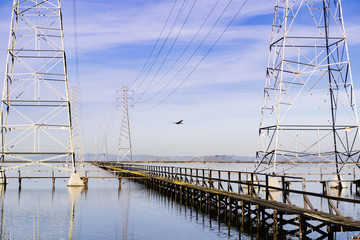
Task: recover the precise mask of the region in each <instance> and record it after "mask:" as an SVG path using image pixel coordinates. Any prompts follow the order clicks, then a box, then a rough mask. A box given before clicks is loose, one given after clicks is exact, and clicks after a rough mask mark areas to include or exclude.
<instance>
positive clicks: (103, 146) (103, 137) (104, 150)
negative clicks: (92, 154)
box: [96, 121, 109, 161]
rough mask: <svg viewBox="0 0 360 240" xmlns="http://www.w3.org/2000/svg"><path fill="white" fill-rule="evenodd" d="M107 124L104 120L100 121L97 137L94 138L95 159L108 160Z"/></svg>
mask: <svg viewBox="0 0 360 240" xmlns="http://www.w3.org/2000/svg"><path fill="white" fill-rule="evenodd" d="M107 129H108V127H107V124H106V122H105V121H102V122H101V123H100V128H99V130H100V132H99V137H98V138H97V139H96V140H97V141H98V142H97V144H96V145H97V146H96V147H97V159H98V161H108V160H109V159H108V146H107Z"/></svg>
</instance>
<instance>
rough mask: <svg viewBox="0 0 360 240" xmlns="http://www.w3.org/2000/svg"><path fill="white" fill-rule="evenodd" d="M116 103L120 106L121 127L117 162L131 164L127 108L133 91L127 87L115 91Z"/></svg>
mask: <svg viewBox="0 0 360 240" xmlns="http://www.w3.org/2000/svg"><path fill="white" fill-rule="evenodd" d="M117 95H118V97H117V101H118V103H119V104H121V113H122V115H121V125H120V135H119V147H118V161H130V162H132V160H133V159H132V147H131V134H130V118H129V106H132V101H133V98H132V95H133V91H132V90H130V89H129V88H128V87H123V88H122V89H121V90H118V91H117Z"/></svg>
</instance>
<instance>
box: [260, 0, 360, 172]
mask: <svg viewBox="0 0 360 240" xmlns="http://www.w3.org/2000/svg"><path fill="white" fill-rule="evenodd" d="M358 131H359V123H358V113H357V108H356V103H355V96H354V87H353V80H352V75H351V67H350V60H349V54H348V46H347V39H346V34H345V27H344V22H343V15H342V6H341V0H312V1H306V0H276V4H275V13H274V21H273V26H272V37H271V43H270V54H269V61H268V67H267V72H266V82H265V88H264V98H263V106H262V109H261V122H260V128H259V141H258V150H257V154H256V156H257V164H256V171H258V172H261V171H272V172H279V171H291V170H290V169H291V168H294V167H297V166H301V165H302V166H313V165H317V166H318V167H319V166H320V167H321V168H327V169H329V171H330V172H336V173H340V172H341V171H343V170H344V169H345V168H347V167H348V166H354V165H356V166H358V167H359V132H358ZM280 164H281V165H280ZM303 164H305V165H303ZM306 164H308V165H306Z"/></svg>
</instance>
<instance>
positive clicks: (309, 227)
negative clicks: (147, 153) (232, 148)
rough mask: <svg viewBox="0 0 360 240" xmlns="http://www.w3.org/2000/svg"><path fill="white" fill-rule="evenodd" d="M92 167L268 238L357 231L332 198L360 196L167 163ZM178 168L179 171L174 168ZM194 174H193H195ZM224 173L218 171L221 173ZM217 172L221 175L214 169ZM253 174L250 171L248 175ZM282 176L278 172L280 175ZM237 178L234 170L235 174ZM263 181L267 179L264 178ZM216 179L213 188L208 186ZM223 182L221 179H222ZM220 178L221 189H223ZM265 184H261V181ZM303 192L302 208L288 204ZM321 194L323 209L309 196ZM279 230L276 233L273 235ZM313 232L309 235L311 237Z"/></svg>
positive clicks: (321, 236) (359, 224) (358, 225)
mask: <svg viewBox="0 0 360 240" xmlns="http://www.w3.org/2000/svg"><path fill="white" fill-rule="evenodd" d="M94 165H96V166H98V167H100V168H103V169H106V170H108V171H112V172H113V173H115V174H118V175H124V176H132V177H134V176H137V177H138V180H141V182H143V183H145V184H147V185H149V186H151V187H154V188H157V189H160V190H161V191H164V193H167V194H170V195H172V196H173V197H175V199H176V198H177V199H181V200H183V201H186V202H190V203H193V205H194V206H197V207H200V208H206V209H208V210H209V211H210V210H211V211H216V212H218V214H222V215H225V216H226V217H227V219H228V220H227V221H231V224H237V225H239V224H240V225H244V222H247V223H250V224H251V225H253V226H256V227H257V228H258V229H266V230H267V231H266V232H267V234H270V235H266V236H264V238H269V237H270V236H271V237H272V238H274V239H278V238H282V237H281V236H288V235H289V236H296V237H299V238H300V239H308V238H317V239H324V238H328V239H333V236H334V233H335V232H343V231H351V232H356V233H357V232H359V233H360V221H358V220H355V219H353V218H350V217H346V216H343V215H342V214H341V213H340V211H339V210H338V209H337V208H336V205H335V204H334V201H335V202H339V201H340V202H347V203H353V204H359V206H360V200H356V199H348V198H341V197H335V196H328V195H324V194H319V193H310V192H306V191H299V190H291V189H289V187H288V186H287V185H286V181H284V184H282V187H280V188H279V187H272V186H269V185H268V184H266V185H262V184H260V183H258V182H255V181H251V182H249V181H235V180H231V178H230V174H228V175H229V178H227V179H226V180H225V179H220V177H218V178H212V177H210V176H206V177H205V174H199V172H202V171H203V170H202V169H201V170H200V169H198V171H196V169H193V170H192V171H191V172H192V173H184V172H182V173H179V171H175V172H176V173H174V171H172V170H170V168H169V167H154V166H143V165H141V166H139V165H124V164H116V163H106V162H98V163H95V164H94ZM180 172H181V171H180ZM195 172H196V173H195ZM222 175H224V174H222ZM219 176H221V174H220V173H219ZM254 177H255V178H257V177H258V176H256V175H254V176H253V175H252V178H254ZM280 177H281V178H284V176H280ZM239 178H240V174H239ZM266 179H267V178H266ZM214 182H217V186H216V187H217V188H216V187H214V185H215V184H214ZM222 182H223V183H222ZM224 182H225V183H226V184H227V189H225V190H224V187H223V185H224ZM234 182H237V184H238V186H237V189H239V191H238V192H234V191H233V188H234V187H233V185H234V184H233V183H234ZM266 183H267V182H266ZM260 187H265V196H266V197H264V198H261V197H259V195H258V194H256V192H257V191H256V188H260ZM275 190H276V191H280V192H281V195H282V199H283V201H280V202H279V201H273V200H272V199H271V196H270V195H271V194H269V193H270V191H275ZM292 192H294V194H295V193H296V194H300V195H303V198H304V207H302V206H295V205H294V204H292V203H291V200H290V197H289V196H290V193H292ZM314 197H318V198H323V199H326V201H327V202H328V211H329V212H325V211H323V210H318V209H316V208H314V207H313V205H312V203H311V202H310V200H309V198H314ZM277 233H280V234H277ZM314 236H315V237H314Z"/></svg>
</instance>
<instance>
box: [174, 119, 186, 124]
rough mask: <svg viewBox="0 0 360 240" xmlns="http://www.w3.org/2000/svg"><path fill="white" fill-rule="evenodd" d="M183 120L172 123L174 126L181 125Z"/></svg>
mask: <svg viewBox="0 0 360 240" xmlns="http://www.w3.org/2000/svg"><path fill="white" fill-rule="evenodd" d="M183 121H184V119H182V120H180V121H177V122H173V123H174V124H183Z"/></svg>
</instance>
